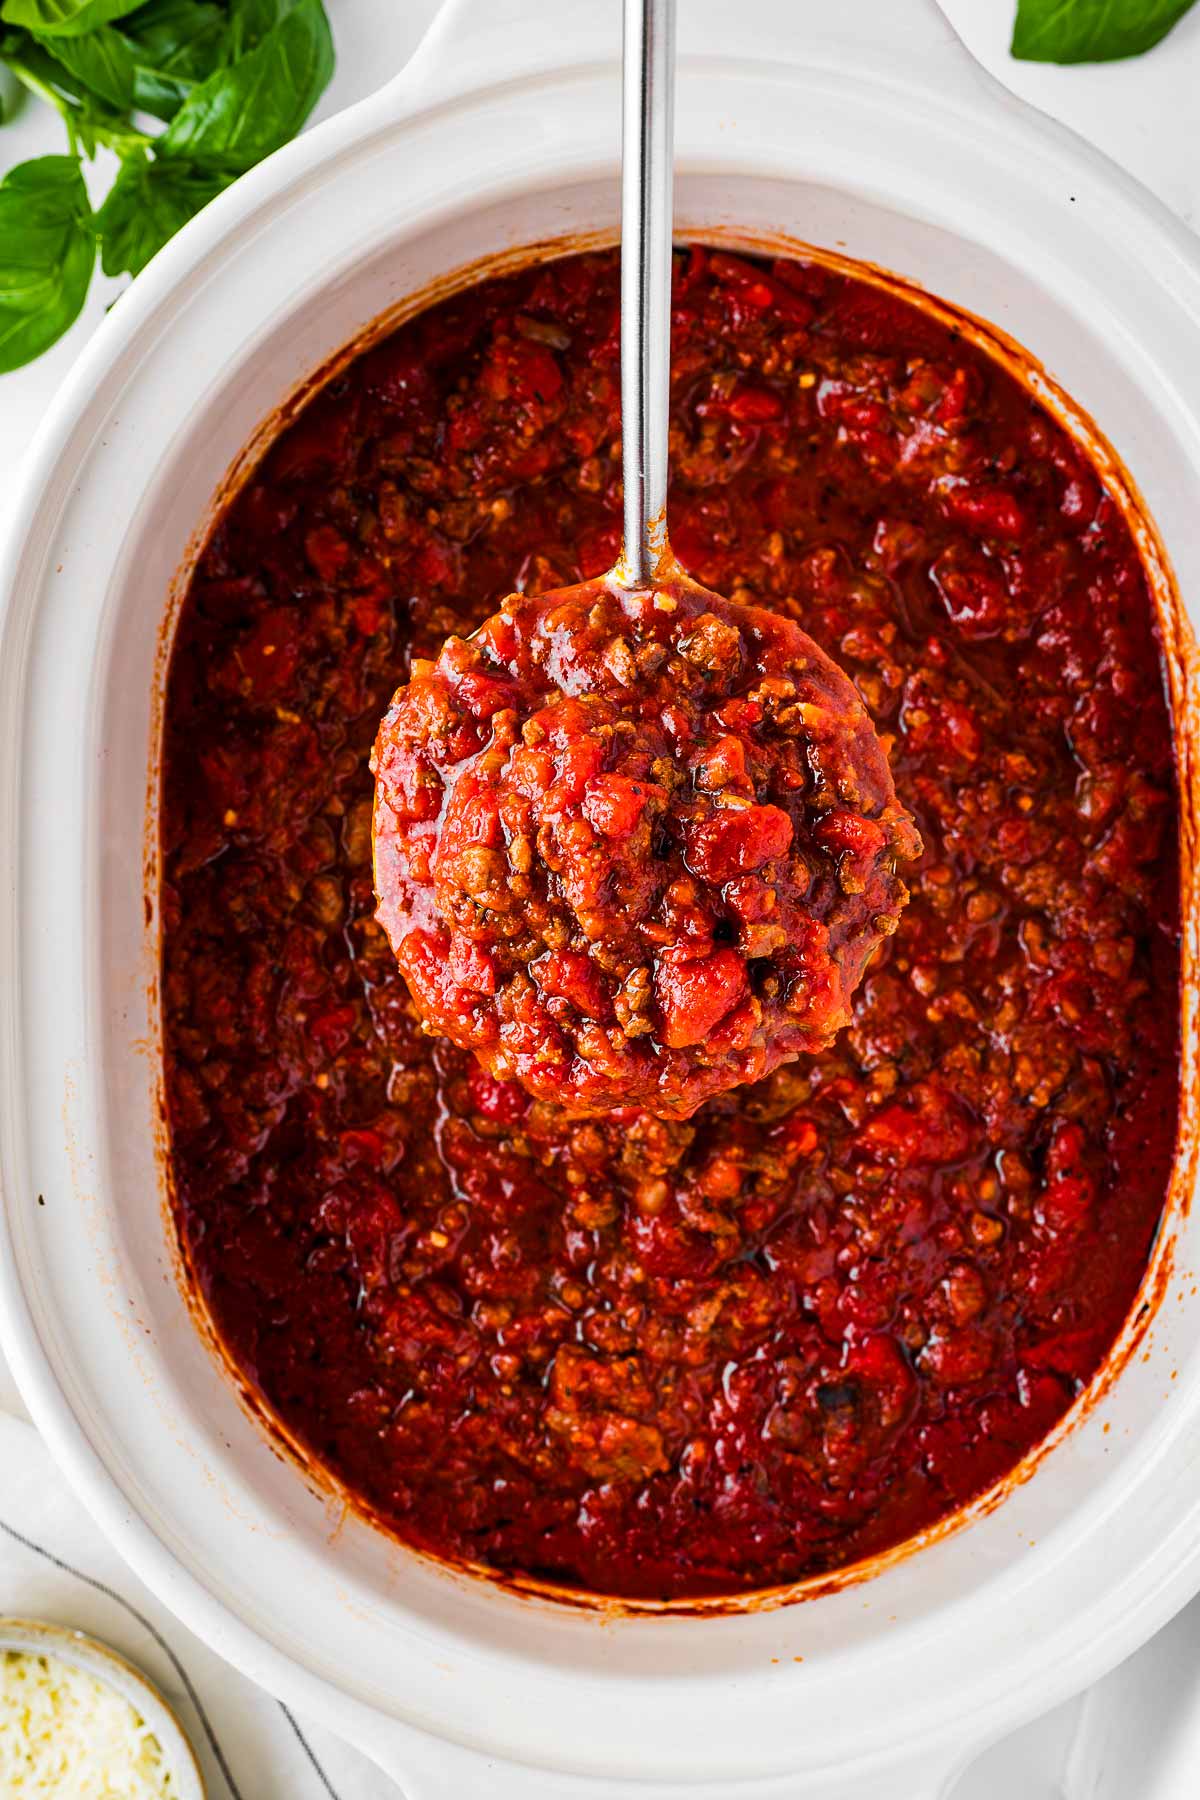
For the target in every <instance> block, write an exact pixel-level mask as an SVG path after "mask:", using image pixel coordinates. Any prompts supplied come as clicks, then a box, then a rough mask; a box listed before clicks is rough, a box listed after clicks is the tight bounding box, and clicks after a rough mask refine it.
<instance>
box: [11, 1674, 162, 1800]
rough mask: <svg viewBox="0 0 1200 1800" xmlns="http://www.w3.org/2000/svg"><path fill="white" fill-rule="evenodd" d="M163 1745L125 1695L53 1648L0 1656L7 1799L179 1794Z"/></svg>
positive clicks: (145, 1799) (135, 1799) (105, 1799)
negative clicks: (46, 1651)
mask: <svg viewBox="0 0 1200 1800" xmlns="http://www.w3.org/2000/svg"><path fill="white" fill-rule="evenodd" d="M178 1792H179V1790H178V1789H177V1787H176V1785H175V1781H174V1778H173V1776H172V1774H171V1771H170V1769H169V1768H168V1767H167V1765H166V1763H165V1762H164V1760H163V1753H162V1746H161V1745H160V1744H159V1741H158V1739H157V1738H156V1737H155V1735H154V1733H153V1732H152V1731H151V1729H150V1727H149V1726H148V1725H147V1724H146V1721H145V1720H144V1719H143V1718H142V1717H141V1716H140V1715H139V1714H138V1713H137V1712H136V1711H135V1710H134V1708H133V1707H132V1706H131V1705H130V1704H129V1702H128V1700H126V1699H124V1698H122V1696H121V1695H120V1694H118V1693H117V1692H116V1691H115V1690H114V1689H113V1688H110V1687H107V1686H106V1685H105V1684H104V1683H103V1682H102V1681H97V1679H96V1677H95V1676H94V1675H89V1674H87V1673H86V1672H85V1671H84V1670H83V1669H77V1668H76V1667H75V1666H74V1664H72V1663H68V1662H63V1661H62V1660H61V1659H60V1658H59V1657H57V1656H34V1655H31V1654H27V1653H25V1652H24V1651H18V1650H8V1651H5V1652H4V1653H3V1656H0V1795H3V1797H4V1800H46V1797H47V1796H49V1795H54V1796H55V1800H67V1797H68V1796H69V1800H177V1797H178Z"/></svg>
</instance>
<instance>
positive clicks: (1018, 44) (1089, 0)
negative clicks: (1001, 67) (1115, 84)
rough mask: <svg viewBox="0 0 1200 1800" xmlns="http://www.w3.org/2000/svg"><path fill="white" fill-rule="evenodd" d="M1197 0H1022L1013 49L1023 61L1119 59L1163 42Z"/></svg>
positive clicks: (1150, 48) (1054, 61)
mask: <svg viewBox="0 0 1200 1800" xmlns="http://www.w3.org/2000/svg"><path fill="white" fill-rule="evenodd" d="M1194 3H1195V0H1018V5H1017V19H1016V24H1015V25H1014V26H1013V36H1012V53H1013V55H1014V56H1016V57H1019V58H1020V59H1021V60H1022V61H1023V62H1052V63H1079V62H1113V61H1115V60H1116V59H1117V58H1119V57H1122V56H1140V55H1141V54H1142V52H1143V51H1145V50H1152V49H1153V48H1154V46H1155V44H1157V43H1161V41H1162V39H1163V38H1165V37H1166V35H1167V33H1168V31H1170V29H1171V27H1172V26H1173V25H1177V24H1178V23H1179V21H1180V19H1182V17H1183V15H1184V13H1186V12H1189V11H1190V10H1191V8H1192V6H1193V5H1194Z"/></svg>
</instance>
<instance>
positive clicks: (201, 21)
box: [0, 0, 334, 373]
mask: <svg viewBox="0 0 1200 1800" xmlns="http://www.w3.org/2000/svg"><path fill="white" fill-rule="evenodd" d="M333 64H334V51H333V41H332V37H331V35H330V30H329V21H328V19H327V18H326V15H325V8H324V5H323V4H322V0H142V3H141V4H138V0H0V65H4V66H6V67H7V69H8V71H9V73H10V75H11V76H15V78H16V80H17V81H18V82H20V83H21V85H22V86H23V87H25V88H26V89H28V90H29V92H30V93H32V94H34V95H36V96H37V97H38V98H39V99H41V100H43V101H45V102H46V103H47V104H48V105H50V106H52V107H54V108H55V110H56V111H57V112H58V113H59V115H60V116H61V118H62V121H63V124H64V126H65V127H66V132H67V140H68V144H69V147H70V154H69V155H67V156H46V157H39V158H37V159H36V160H35V161H32V162H28V163H22V164H19V165H18V166H17V167H16V168H14V169H12V170H10V171H9V173H8V175H7V176H6V177H5V178H4V179H3V181H0V373H2V372H4V371H6V370H9V369H15V368H18V367H19V366H20V365H21V364H22V363H26V362H29V361H31V360H32V359H33V358H34V357H35V356H40V355H41V353H42V351H43V350H45V349H48V348H49V346H50V345H51V344H52V343H54V342H55V341H56V339H58V338H59V337H61V335H62V334H63V332H64V331H66V330H67V329H68V327H69V326H70V325H71V324H72V323H73V321H74V320H75V319H76V318H77V317H78V315H79V311H80V308H81V307H82V306H83V302H84V300H85V298H86V296H87V290H88V284H89V282H90V280H91V277H92V272H93V268H94V266H95V262H96V253H97V249H98V250H99V255H100V263H101V267H102V268H103V270H104V272H105V274H106V275H116V274H120V273H122V272H124V271H128V272H129V273H130V274H132V275H137V274H138V273H139V272H140V271H141V270H142V269H143V268H144V267H145V265H146V264H147V263H148V262H149V260H150V258H151V257H152V256H153V255H154V254H155V253H156V251H158V250H160V249H161V248H162V246H163V245H164V244H165V243H166V242H167V240H168V238H170V237H172V236H173V235H174V233H175V232H176V231H178V230H179V228H180V226H181V225H184V224H186V223H187V221H188V220H189V219H190V218H191V217H192V216H193V215H194V214H195V213H197V212H199V211H200V209H201V207H203V206H206V205H207V204H208V202H209V201H210V200H211V199H213V197H214V196H215V195H216V194H219V193H220V192H221V190H222V189H223V188H225V187H228V186H229V184H230V182H232V181H234V180H236V178H237V177H238V176H239V175H241V174H243V173H244V172H245V171H246V170H247V169H249V168H252V167H253V165H254V164H255V163H257V162H260V161H261V160H262V158H263V157H264V156H269V155H270V154H271V152H272V151H274V150H278V149H279V148H280V146H281V145H282V144H285V143H287V142H288V140H289V139H290V138H292V137H294V136H295V135H296V133H297V132H298V131H299V130H300V128H301V126H302V125H303V124H304V121H305V120H306V119H307V118H308V116H309V114H310V113H311V111H312V109H313V107H314V106H315V105H316V103H317V101H318V100H319V99H320V97H321V94H322V93H323V92H324V90H325V87H326V86H327V84H328V82H329V78H330V76H331V75H332V73H333ZM2 122H3V119H2V115H0V123H2ZM101 147H103V148H105V149H109V150H113V151H115V152H116V154H117V155H118V157H119V158H120V168H119V170H118V173H117V176H116V179H115V180H114V182H113V184H112V187H111V188H110V190H109V192H108V195H107V197H106V198H105V199H104V201H103V203H102V204H101V205H100V206H99V207H98V208H97V209H96V210H94V211H93V209H92V206H91V203H90V201H89V199H88V195H87V189H86V188H85V186H84V181H83V173H82V159H83V158H90V157H93V156H94V155H95V153H96V151H97V149H98V148H101Z"/></svg>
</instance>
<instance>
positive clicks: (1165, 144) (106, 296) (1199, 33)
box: [0, 0, 1200, 526]
mask: <svg viewBox="0 0 1200 1800" xmlns="http://www.w3.org/2000/svg"><path fill="white" fill-rule="evenodd" d="M601 3H602V0H597V4H601ZM610 3H611V4H614V5H615V4H616V0H610ZM900 3H903V4H914V3H918V0H878V4H879V5H880V6H881V7H882V6H889V7H890V6H893V5H896V4H900ZM550 4H551V0H547V5H550ZM683 4H684V5H685V6H686V4H687V0H683ZM939 4H941V6H942V10H943V11H944V12H945V13H946V15H947V17H948V18H949V19H950V20H951V22H952V24H953V25H954V26H955V28H956V29H957V30H958V32H959V33H960V35H961V36H962V38H963V39H964V41H965V42H966V43H967V45H968V47H969V48H970V49H971V50H972V51H974V53H975V54H976V55H977V56H978V57H979V59H980V61H981V62H982V63H984V65H985V66H986V67H987V68H988V69H989V70H990V71H991V73H992V74H993V75H995V76H996V77H997V79H999V80H1000V81H1003V82H1005V83H1006V84H1007V85H1008V86H1009V87H1010V88H1011V89H1012V90H1013V91H1014V92H1015V93H1018V94H1020V95H1021V97H1022V98H1023V99H1026V100H1029V101H1031V102H1032V103H1033V104H1034V105H1035V106H1039V107H1041V108H1042V109H1043V110H1044V111H1046V112H1048V113H1052V114H1053V115H1054V116H1055V117H1056V118H1058V119H1060V120H1062V121H1063V123H1065V124H1067V125H1070V126H1072V127H1073V128H1074V129H1075V130H1076V131H1079V132H1080V133H1081V134H1082V135H1083V136H1084V137H1087V138H1089V139H1091V141H1092V142H1093V143H1095V144H1097V145H1099V147H1100V148H1101V149H1102V150H1104V151H1106V152H1107V153H1108V154H1109V155H1110V156H1112V157H1113V158H1114V159H1115V160H1116V161H1117V162H1119V163H1121V164H1123V165H1124V167H1125V168H1127V169H1129V170H1131V171H1132V173H1133V174H1135V175H1137V176H1138V177H1139V178H1140V179H1141V180H1142V181H1144V182H1145V183H1146V184H1147V185H1148V186H1149V187H1150V188H1152V189H1153V190H1154V191H1155V192H1156V193H1157V194H1158V195H1159V197H1160V198H1161V199H1163V200H1164V201H1165V202H1166V203H1167V205H1169V206H1171V207H1172V208H1173V209H1174V210H1175V211H1176V212H1178V213H1179V214H1180V215H1181V216H1182V217H1183V218H1185V219H1188V220H1193V219H1194V220H1196V221H1197V222H1198V223H1200V127H1198V125H1197V117H1196V95H1197V93H1200V6H1198V7H1197V9H1196V11H1195V13H1194V14H1192V15H1191V16H1190V17H1189V18H1187V19H1185V20H1184V21H1183V23H1182V24H1180V25H1178V26H1177V27H1176V29H1175V30H1174V32H1173V33H1172V34H1171V36H1170V37H1169V38H1168V39H1167V40H1166V42H1165V43H1163V44H1161V45H1160V46H1159V47H1158V49H1156V50H1154V51H1152V52H1151V53H1150V54H1149V55H1148V56H1143V57H1139V58H1137V59H1136V60H1134V61H1130V62H1124V63H1110V64H1104V65H1098V66H1092V67H1083V68H1067V69H1057V68H1050V67H1044V66H1042V65H1039V64H1030V63H1024V64H1022V63H1015V62H1013V61H1012V60H1011V58H1010V57H1009V56H1008V53H1007V44H1008V33H1009V30H1010V27H1011V20H1012V13H1013V10H1014V7H1013V0H939ZM327 5H328V10H329V14H330V18H331V20H332V23H333V28H334V34H335V37H336V40H337V50H338V66H337V73H336V75H335V76H334V79H333V82H332V83H331V85H330V87H329V90H328V92H327V93H326V94H325V97H324V99H323V100H322V102H321V105H320V107H319V109H318V111H317V114H316V116H317V118H325V117H328V116H329V114H330V113H332V112H336V111H338V110H339V109H340V108H342V107H344V106H349V105H350V104H351V103H352V102H353V101H355V100H358V99H361V98H362V97H363V96H364V95H366V94H368V93H370V92H371V91H372V90H373V89H374V88H375V87H377V86H378V85H379V84H380V82H382V81H384V80H386V79H387V77H388V76H389V75H390V74H392V73H393V71H395V70H397V69H399V68H400V67H401V66H402V65H403V63H404V61H405V60H406V59H407V57H408V55H409V54H410V52H411V50H412V49H413V47H414V46H415V45H416V43H417V42H418V41H419V39H420V37H421V35H422V33H423V32H424V30H425V27H426V26H427V24H428V22H429V20H430V19H431V18H432V17H433V15H434V14H435V13H436V11H437V8H438V0H327ZM62 148H63V134H62V130H61V127H60V125H59V123H58V121H57V119H56V118H55V117H54V116H53V114H51V112H50V111H49V109H48V108H46V107H44V106H40V105H33V104H29V105H26V106H25V107H24V108H23V110H22V111H21V113H20V114H19V115H18V117H17V118H16V120H15V121H14V122H13V123H12V124H11V125H8V126H5V127H4V128H3V130H0V172H2V171H3V170H4V169H6V168H8V167H10V166H11V164H13V163H15V162H19V161H21V160H22V159H23V158H25V157H28V156H45V155H50V154H53V153H55V152H57V151H60V150H61V149H62ZM108 178H109V177H108V172H107V171H106V169H105V167H104V163H103V160H102V161H101V163H100V165H99V166H98V168H97V170H96V171H95V179H97V181H98V186H99V188H103V187H104V186H105V185H107V181H108ZM126 280H127V278H126V277H124V276H122V277H119V278H116V279H107V278H104V277H101V276H97V278H96V280H95V281H94V282H93V284H92V289H91V292H90V294H89V296H88V301H87V305H86V306H85V308H84V311H83V313H82V315H81V316H80V318H79V320H78V321H77V322H76V324H75V325H74V326H73V327H72V329H71V330H70V331H69V332H68V333H67V335H66V337H65V338H63V339H62V340H61V341H60V342H59V343H58V344H56V345H55V346H54V348H53V349H52V350H50V351H49V352H48V353H47V354H46V355H45V356H43V357H41V358H40V359H39V360H38V361H37V362H35V363H32V364H30V365H29V366H28V367H27V368H25V369H20V370H17V371H16V372H15V373H14V374H11V375H5V376H0V526H2V524H3V513H4V498H3V490H4V487H5V486H8V485H9V484H10V482H11V477H12V476H13V475H14V474H15V473H16V472H17V470H18V469H19V466H20V462H21V457H22V454H23V451H24V449H25V446H26V445H27V443H28V442H29V439H30V437H31V435H32V433H33V431H34V429H35V428H36V426H37V423H38V420H39V419H40V418H41V416H42V413H43V412H44V410H45V408H46V405H47V403H48V402H49V400H50V399H51V397H52V396H53V394H54V392H55V390H56V388H57V387H58V385H59V383H60V382H61V381H62V379H63V377H64V375H65V374H66V372H67V370H68V369H69V368H70V367H71V364H72V363H73V362H74V360H75V358H76V357H77V356H78V354H79V350H80V347H81V346H82V345H83V344H84V343H85V342H86V341H87V338H88V336H89V334H90V333H91V332H92V331H93V330H94V329H95V326H96V324H97V323H98V321H99V320H100V319H101V318H102V317H103V316H104V312H105V309H106V308H107V307H108V306H110V305H111V304H112V302H113V300H114V299H115V298H116V297H117V295H118V294H119V293H120V291H121V289H122V287H123V286H124V285H125V283H126ZM5 478H7V479H5Z"/></svg>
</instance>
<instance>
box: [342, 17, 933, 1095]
mask: <svg viewBox="0 0 1200 1800" xmlns="http://www.w3.org/2000/svg"><path fill="white" fill-rule="evenodd" d="M673 77H674V0H627V3H626V7H625V58H624V168H623V208H622V240H621V242H622V269H621V281H622V294H621V389H622V393H621V404H622V459H623V474H624V521H625V538H624V548H623V551H622V554H621V557H620V559H619V560H618V562H617V564H616V567H615V568H614V569H613V570H612V571H611V572H610V573H609V574H608V575H607V576H604V577H602V578H600V579H599V580H595V581H590V582H584V583H581V584H579V585H577V586H575V587H571V588H563V589H558V590H555V591H553V592H550V593H546V594H542V595H541V596H540V597H536V598H535V597H531V596H526V595H520V594H513V595H511V596H509V598H508V599H506V600H505V601H504V602H503V603H502V605H501V606H500V608H499V609H498V611H497V612H496V613H495V614H494V615H493V616H492V617H491V618H489V619H488V620H487V621H486V622H485V623H484V624H483V625H482V626H481V627H480V628H479V630H478V631H476V632H474V633H473V634H472V636H471V637H470V638H469V639H462V638H451V639H450V640H449V641H448V642H447V644H446V645H445V646H444V648H443V650H442V652H441V654H440V655H439V657H438V658H437V660H436V661H435V662H432V663H417V664H414V666H413V670H412V675H411V679H410V680H409V682H408V683H406V684H405V685H404V686H403V687H401V688H400V689H399V690H398V691H397V693H396V695H395V696H394V698H393V701H392V704H391V706H390V708H389V710H388V712H387V715H386V716H385V718H384V720H383V723H382V725H381V727H380V731H379V736H378V739H377V742H376V746H375V751H374V756H373V759H372V768H373V771H374V774H375V778H376V794H375V809H374V852H375V885H376V892H377V896H378V901H379V906H378V916H379V919H380V922H381V924H382V925H383V927H384V929H385V931H386V932H387V935H388V938H389V941H390V943H391V945H392V948H393V950H394V952H395V955H396V957H397V960H398V962H399V965H400V968H401V970H402V972H403V974H404V976H405V978H406V980H407V983H408V986H409V989H410V991H411V993H412V995H413V998H414V1000H415V1002H416V1005H417V1007H418V1010H419V1011H420V1013H421V1016H422V1019H423V1022H424V1024H425V1026H426V1028H427V1029H428V1030H431V1031H434V1032H437V1033H440V1034H442V1035H444V1036H446V1037H449V1038H450V1039H452V1040H453V1041H454V1042H455V1043H457V1044H459V1045H460V1046H462V1047H465V1048H470V1049H472V1050H473V1051H474V1052H475V1053H476V1055H477V1056H478V1057H479V1059H480V1061H481V1062H482V1063H483V1064H484V1066H485V1067H487V1068H488V1069H489V1070H490V1071H491V1072H492V1073H493V1074H494V1075H497V1076H499V1077H500V1078H502V1079H516V1080H519V1081H521V1082H522V1083H523V1084H524V1086H525V1087H526V1088H527V1089H529V1091H530V1092H531V1093H533V1094H535V1095H536V1096H538V1097H539V1098H542V1099H546V1100H550V1101H553V1102H556V1103H558V1104H560V1105H563V1106H564V1107H566V1108H567V1109H568V1110H569V1111H571V1112H574V1113H584V1114H586V1113H608V1112H612V1111H613V1110H614V1109H619V1108H621V1107H637V1108H641V1109H644V1110H647V1111H649V1112H653V1113H659V1114H663V1115H674V1116H679V1117H687V1116H689V1115H690V1114H691V1113H692V1112H694V1111H695V1109H696V1108H697V1107H698V1106H700V1105H701V1104H702V1103H703V1102H704V1101H705V1100H708V1099H710V1098H712V1097H713V1096H714V1095H716V1094H719V1093H721V1092H724V1091H726V1090H728V1089H730V1088H732V1087H735V1086H738V1085H740V1084H741V1083H744V1082H748V1081H754V1080H757V1079H758V1078H759V1077H761V1076H762V1075H765V1074H767V1073H768V1072H769V1071H770V1070H771V1069H773V1068H775V1067H776V1066H777V1065H778V1064H779V1063H781V1062H783V1061H789V1060H792V1059H793V1058H795V1057H796V1056H798V1055H800V1054H802V1053H804V1052H809V1051H817V1050H820V1049H822V1048H824V1047H825V1046H826V1045H827V1044H828V1043H829V1042H830V1041H831V1040H832V1038H833V1037H834V1035H835V1034H836V1032H837V1031H838V1030H839V1029H840V1028H841V1027H842V1026H843V1025H845V1024H846V1023H847V1022H848V1020H849V1017H850V1000H851V998H852V995H853V993H854V990H855V988H856V987H857V985H858V983H859V981H860V980H861V978H862V975H863V972H864V970H865V968H866V966H867V963H868V962H869V960H870V958H871V955H872V954H873V952H874V950H875V949H876V947H877V945H878V944H879V942H880V941H881V939H882V938H883V937H885V936H887V935H889V934H890V933H891V932H893V931H894V930H895V928H896V924H897V922H898V919H899V916H900V913H901V911H902V909H903V907H904V904H905V902H906V900H907V897H908V894H907V889H906V887H905V885H904V882H903V881H902V879H901V878H900V875H899V874H898V872H897V864H898V863H901V862H904V861H907V860H911V859H912V858H914V857H916V856H917V855H919V853H920V840H919V837H918V835H917V832H916V829H915V827H914V825H913V822H912V819H911V817H910V816H909V814H908V813H907V812H906V811H905V810H904V808H903V807H902V806H901V805H900V803H899V802H898V801H897V799H896V795H895V789H894V786H893V783H892V777H891V772H890V770H889V767H888V763H887V758H886V755H885V753H884V750H883V747H882V745H881V744H880V742H879V740H878V738H877V737H876V735H875V732H874V729H873V727H872V724H871V721H870V718H869V716H868V714H867V712H866V709H865V707H864V705H863V703H862V701H861V699H860V698H859V695H858V693H857V691H856V690H855V688H854V687H853V685H852V683H851V682H850V681H849V679H848V678H847V677H846V676H845V675H844V674H843V672H842V671H841V670H840V669H839V668H838V667H837V666H836V664H835V663H833V662H832V661H831V660H830V658H829V657H828V656H826V655H825V653H824V652H823V651H822V650H820V649H819V648H818V647H817V645H816V644H815V643H814V642H813V641H812V639H811V638H809V637H807V636H806V634H805V633H804V632H802V631H801V630H800V628H799V627H798V626H797V625H795V624H793V623H792V622H791V621H790V620H787V619H785V618H783V617H781V616H780V615H778V614H776V613H772V612H769V611H766V610H764V609H761V608H758V607H752V606H744V605H740V604H737V603H734V602H731V601H729V600H726V599H724V598H722V597H721V596H719V595H716V594H713V593H711V592H710V591H709V590H707V589H705V588H702V587H700V586H699V585H698V584H697V583H695V582H693V581H691V580H690V578H689V577H688V576H687V575H686V574H685V572H684V571H683V569H682V568H681V567H680V566H679V564H678V563H677V562H676V561H675V559H674V557H673V555H672V553H671V549H670V544H669V541H668V537H667V528H666V497H667V410H668V400H669V388H670V285H671V223H672V164H673V158H672V112H673V105H672V100H673V94H672V89H673Z"/></svg>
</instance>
